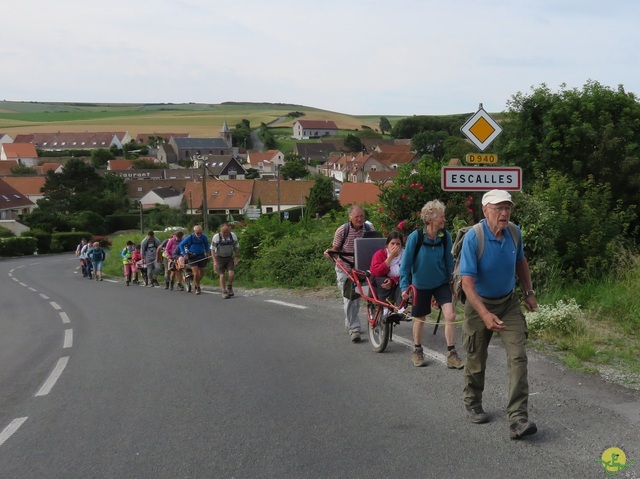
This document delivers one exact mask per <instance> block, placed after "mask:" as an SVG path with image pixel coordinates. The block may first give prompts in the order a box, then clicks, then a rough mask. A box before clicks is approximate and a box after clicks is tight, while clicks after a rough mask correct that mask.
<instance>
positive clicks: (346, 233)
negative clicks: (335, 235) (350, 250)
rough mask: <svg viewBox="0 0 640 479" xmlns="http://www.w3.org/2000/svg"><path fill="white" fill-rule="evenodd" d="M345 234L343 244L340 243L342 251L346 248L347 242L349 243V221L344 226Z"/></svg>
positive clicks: (343, 234)
mask: <svg viewBox="0 0 640 479" xmlns="http://www.w3.org/2000/svg"><path fill="white" fill-rule="evenodd" d="M342 228H343V233H342V243H340V250H341V251H342V247H343V246H344V243H345V241H347V236H349V222H348V221H347V222H346V223H345V224H344V225H342Z"/></svg>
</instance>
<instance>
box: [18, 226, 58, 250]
mask: <svg viewBox="0 0 640 479" xmlns="http://www.w3.org/2000/svg"><path fill="white" fill-rule="evenodd" d="M26 236H29V237H32V238H35V239H36V248H37V249H38V253H39V254H47V253H51V233H49V232H48V231H41V230H33V229H32V230H30V231H26V232H24V233H22V236H21V237H26Z"/></svg>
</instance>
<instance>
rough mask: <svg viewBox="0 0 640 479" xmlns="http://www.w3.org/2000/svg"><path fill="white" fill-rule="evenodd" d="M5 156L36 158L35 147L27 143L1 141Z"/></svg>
mask: <svg viewBox="0 0 640 479" xmlns="http://www.w3.org/2000/svg"><path fill="white" fill-rule="evenodd" d="M2 148H3V149H4V154H5V155H7V158H38V153H37V152H36V147H35V146H33V145H30V144H29V143H3V144H2Z"/></svg>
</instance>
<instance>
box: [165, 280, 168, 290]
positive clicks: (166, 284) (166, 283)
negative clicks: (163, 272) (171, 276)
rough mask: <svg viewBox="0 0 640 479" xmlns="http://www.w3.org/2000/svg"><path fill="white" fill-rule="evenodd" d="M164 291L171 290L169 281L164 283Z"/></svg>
mask: <svg viewBox="0 0 640 479" xmlns="http://www.w3.org/2000/svg"><path fill="white" fill-rule="evenodd" d="M164 289H169V281H167V282H165V283H164Z"/></svg>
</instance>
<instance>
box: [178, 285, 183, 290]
mask: <svg viewBox="0 0 640 479" xmlns="http://www.w3.org/2000/svg"><path fill="white" fill-rule="evenodd" d="M178 291H184V286H182V283H178Z"/></svg>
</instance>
